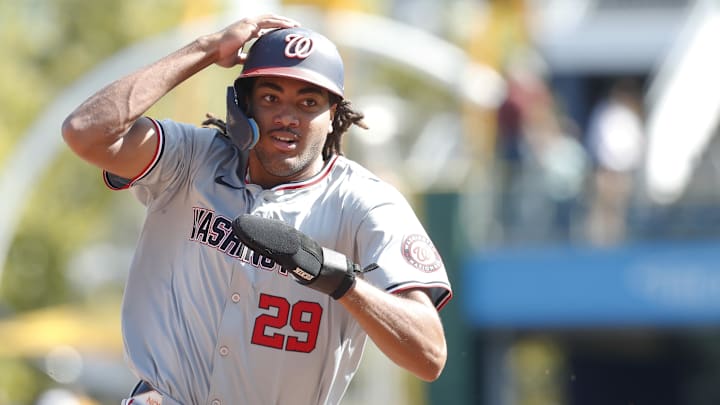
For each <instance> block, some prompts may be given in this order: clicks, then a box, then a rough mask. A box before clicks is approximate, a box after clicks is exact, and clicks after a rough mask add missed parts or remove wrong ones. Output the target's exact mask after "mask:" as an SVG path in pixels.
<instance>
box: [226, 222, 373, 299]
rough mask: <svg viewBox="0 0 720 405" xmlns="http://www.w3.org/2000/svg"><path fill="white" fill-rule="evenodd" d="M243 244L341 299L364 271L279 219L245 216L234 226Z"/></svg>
mask: <svg viewBox="0 0 720 405" xmlns="http://www.w3.org/2000/svg"><path fill="white" fill-rule="evenodd" d="M232 228H233V231H234V232H235V234H237V236H238V238H240V241H242V243H244V244H245V245H246V246H248V247H249V248H250V249H252V250H254V251H255V252H256V253H259V254H262V255H264V256H266V257H269V258H270V259H273V260H274V261H275V262H276V263H278V264H280V265H281V266H283V268H285V269H287V270H288V271H289V272H290V273H291V274H292V275H293V276H294V278H295V280H296V281H297V282H298V283H300V284H303V285H306V286H308V287H310V288H312V289H315V290H317V291H320V292H323V293H325V294H328V295H330V296H331V297H333V298H334V299H339V298H340V297H342V296H343V295H345V293H346V292H347V291H348V290H349V289H350V288H352V286H353V285H354V284H355V273H362V272H365V271H370V270H372V269H374V268H376V267H377V266H376V265H371V266H368V267H367V268H365V269H360V266H358V265H357V264H355V263H353V262H351V261H350V259H348V258H347V256H345V255H343V254H342V253H339V252H336V251H334V250H331V249H328V248H324V247H322V246H320V245H319V244H318V243H317V242H316V241H314V240H313V239H312V238H310V237H309V236H307V235H305V234H304V233H302V232H300V231H298V230H297V229H295V228H293V227H291V226H290V225H288V224H286V223H284V222H282V221H279V220H276V219H268V218H262V217H258V216H254V215H248V214H245V215H241V216H239V217H237V218H235V220H234V221H233V223H232Z"/></svg>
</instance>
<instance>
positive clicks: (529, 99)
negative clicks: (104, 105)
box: [0, 0, 720, 405]
mask: <svg viewBox="0 0 720 405" xmlns="http://www.w3.org/2000/svg"><path fill="white" fill-rule="evenodd" d="M255 3H258V4H255ZM719 9H720V5H719V4H718V2H717V1H714V0H705V1H704V0H524V1H523V0H443V1H437V0H386V1H380V0H307V1H301V0H286V1H265V0H263V1H256V2H254V3H253V2H250V1H247V0H205V1H200V0H184V1H183V0H125V1H122V2H117V1H109V0H96V1H93V2H88V1H84V0H0V38H2V44H3V45H2V47H0V100H1V101H0V105H2V108H1V109H0V212H2V214H0V405H6V404H7V405H11V404H12V405H16V404H17V405H20V404H23V405H24V404H37V405H48V404H52V405H79V404H83V405H89V404H118V403H119V401H120V399H121V398H122V397H123V396H124V395H125V394H126V393H127V391H128V390H129V389H130V388H131V387H132V385H133V384H134V382H135V381H134V377H133V376H132V375H130V373H129V372H128V370H127V368H126V366H125V365H124V363H123V359H122V342H121V337H120V329H119V305H120V300H121V295H122V288H123V284H124V279H125V276H126V272H127V267H128V263H129V260H130V257H131V255H132V250H133V245H134V242H135V238H136V235H137V233H138V230H139V226H140V223H141V219H142V215H143V213H142V210H141V208H140V205H139V204H137V203H136V202H135V201H134V200H133V199H132V198H131V197H130V196H129V195H127V193H111V192H109V191H107V190H105V188H104V186H103V183H102V181H101V179H100V174H99V172H98V171H97V170H95V169H94V168H92V167H89V166H88V165H86V164H84V163H82V162H80V161H79V160H78V159H76V158H74V157H73V156H71V155H70V153H69V152H68V151H67V150H66V149H65V148H64V146H63V145H62V143H61V141H60V123H61V122H62V119H63V118H64V117H65V115H66V114H67V113H69V112H70V111H71V110H72V109H73V108H74V107H75V106H76V105H77V104H78V103H79V102H80V101H82V100H83V99H85V98H86V97H87V96H89V95H90V94H92V93H93V92H94V91H95V90H96V89H97V88H99V87H100V86H102V85H104V84H106V83H108V82H109V81H110V80H112V79H114V78H116V77H118V76H119V75H120V74H122V73H125V72H129V71H131V70H132V69H133V68H135V67H138V66H140V65H142V64H145V63H149V62H151V61H152V60H154V59H156V58H157V57H159V56H161V55H164V54H166V53H169V52H170V51H172V50H173V49H175V48H176V47H178V46H180V45H182V44H184V43H185V42H187V41H189V40H190V39H191V38H193V37H194V36H195V35H197V34H200V33H204V32H209V31H212V30H215V29H219V28H220V27H222V26H223V25H225V24H227V23H229V22H230V21H231V20H234V19H237V18H240V17H242V16H244V15H253V14H255V13H257V12H261V11H274V12H278V13H281V14H286V15H289V16H291V17H294V18H296V19H299V20H300V21H302V22H303V23H304V24H305V25H307V26H310V27H313V28H315V29H318V30H320V31H322V32H324V33H326V34H327V35H328V36H329V37H330V38H331V39H333V40H335V41H336V43H338V45H339V47H340V48H341V52H342V53H343V55H344V57H345V61H346V70H347V72H346V76H347V83H346V89H347V93H348V95H349V98H350V99H351V100H352V101H353V102H354V104H355V105H356V106H357V107H358V108H359V109H361V110H363V111H364V112H365V113H366V115H367V122H368V124H369V125H370V127H371V130H370V131H369V132H363V131H357V132H353V133H351V135H350V136H349V137H348V138H347V141H346V153H347V154H348V155H349V156H350V157H352V158H355V159H356V160H359V161H360V162H362V163H363V164H365V165H366V166H368V167H369V168H371V169H372V170H373V171H375V172H376V173H378V174H379V175H381V176H382V177H383V178H385V179H386V180H388V181H390V182H391V183H393V184H395V185H396V186H397V187H398V188H400V189H401V190H402V191H403V192H404V193H405V194H406V195H407V196H408V197H409V198H410V200H411V202H412V203H413V204H414V206H415V207H416V209H417V211H418V213H419V214H420V215H421V218H422V220H423V221H424V223H425V224H426V225H427V227H428V230H429V231H430V233H431V234H432V236H433V239H434V240H435V242H436V244H437V247H438V249H439V250H440V251H441V253H442V254H443V257H444V258H445V262H446V265H447V267H448V271H449V274H450V277H451V280H452V282H453V286H454V289H455V299H454V300H453V301H451V302H450V304H448V306H447V307H446V308H445V309H443V311H442V315H443V321H444V324H445V328H446V331H447V338H448V348H449V358H448V364H447V367H446V370H445V372H444V374H443V375H442V377H441V378H440V379H439V380H438V381H437V382H435V383H432V384H422V383H419V382H418V381H417V380H415V379H414V378H412V377H410V376H409V375H407V374H406V373H404V372H402V371H400V370H399V369H398V368H397V367H395V366H393V365H391V364H389V363H388V361H387V360H386V359H385V358H384V357H383V356H382V355H381V354H379V353H378V352H377V350H375V349H374V348H373V347H371V348H370V350H369V351H368V352H367V355H366V356H365V359H364V363H363V365H362V366H361V370H360V372H359V374H358V376H357V378H356V380H355V381H354V382H353V384H352V385H351V387H350V391H349V393H348V396H347V399H346V401H345V402H344V403H345V404H351V405H353V404H396V405H403V404H428V405H429V404H446V403H452V404H483V405H595V404H597V405H608V404H635V405H645V404H650V405H676V404H682V405H705V404H708V405H710V404H717V403H720V385H719V384H717V382H716V380H717V376H718V375H719V374H720V328H718V326H720V265H719V264H718V263H720V249H719V248H718V245H719V244H718V242H720V204H719V202H720V191H718V190H719V189H718V187H717V184H718V180H719V179H718V176H720V168H719V167H718V163H717V162H718V160H717V159H716V157H718V154H719V153H720V143H719V142H718V141H719V139H720V138H718V137H717V136H716V135H717V133H718V116H719V113H720V91H717V89H718V88H720V86H718V84H719V83H718V81H720V78H719V77H720V76H719V75H718V74H717V72H718V71H720V52H717V46H716V38H718V37H720V13H719V12H718V10H719ZM236 74H237V70H224V69H220V68H210V69H207V70H206V71H203V72H201V73H200V74H198V75H197V76H196V77H194V78H192V79H191V80H189V81H188V82H187V83H185V84H184V85H182V86H181V87H179V88H177V89H176V90H174V91H173V92H172V93H171V94H170V95H168V97H166V98H165V99H164V100H162V102H161V103H159V104H158V105H157V106H156V107H154V108H153V110H152V111H151V115H153V116H156V117H159V118H162V117H166V116H171V117H174V118H176V119H179V120H183V121H187V122H195V123H199V122H200V121H201V120H202V119H203V117H204V114H205V113H206V112H214V113H216V114H218V115H221V116H222V115H224V108H225V107H224V96H223V95H224V89H225V86H227V85H228V83H230V82H231V81H232V80H233V78H234V75H236ZM188 100H191V102H189V101H188Z"/></svg>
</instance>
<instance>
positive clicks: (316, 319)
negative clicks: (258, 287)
mask: <svg viewBox="0 0 720 405" xmlns="http://www.w3.org/2000/svg"><path fill="white" fill-rule="evenodd" d="M258 307H259V308H261V309H276V310H277V313H275V314H268V313H266V314H262V315H260V316H258V317H257V318H255V326H254V327H253V334H252V340H251V342H252V343H254V344H257V345H262V346H268V347H273V348H275V349H281V350H282V349H285V350H288V351H292V352H303V353H309V352H311V351H313V350H314V349H315V345H316V344H317V337H318V330H319V329H320V318H321V317H322V311H323V309H322V307H321V306H320V304H318V303H317V302H310V301H298V302H296V303H295V304H293V305H292V306H291V305H290V303H289V302H288V300H287V299H286V298H284V297H276V296H274V295H267V294H260V302H259V303H258ZM288 324H289V325H290V327H291V328H292V330H293V331H295V332H298V336H294V335H288V336H285V335H284V334H282V333H277V332H272V333H271V334H269V335H268V334H266V332H267V331H266V328H268V327H270V328H275V329H281V328H283V327H284V326H285V325H288ZM303 335H304V336H303ZM302 338H304V339H302Z"/></svg>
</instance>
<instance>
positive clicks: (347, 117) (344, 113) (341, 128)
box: [323, 95, 368, 160]
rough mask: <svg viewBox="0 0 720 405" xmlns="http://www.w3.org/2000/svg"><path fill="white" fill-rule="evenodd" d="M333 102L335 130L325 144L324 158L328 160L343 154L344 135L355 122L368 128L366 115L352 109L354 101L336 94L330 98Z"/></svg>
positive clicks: (361, 126)
mask: <svg viewBox="0 0 720 405" xmlns="http://www.w3.org/2000/svg"><path fill="white" fill-rule="evenodd" d="M330 102H331V104H332V103H336V104H337V108H336V109H335V117H333V122H332V127H333V130H332V132H330V133H329V134H328V137H327V139H325V146H323V160H328V159H329V158H330V157H331V156H332V155H342V154H343V153H342V136H343V135H344V134H345V132H347V130H348V129H350V127H351V126H352V125H353V124H355V125H357V126H359V127H360V128H362V129H368V126H367V125H366V124H365V122H364V121H363V118H365V115H364V114H363V113H361V112H359V111H355V110H353V109H352V103H350V101H348V100H341V99H340V97H337V96H335V95H333V96H332V99H331V100H330Z"/></svg>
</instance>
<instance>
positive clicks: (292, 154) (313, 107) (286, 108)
mask: <svg viewBox="0 0 720 405" xmlns="http://www.w3.org/2000/svg"><path fill="white" fill-rule="evenodd" d="M250 109H251V114H252V116H253V118H255V121H256V122H257V124H258V127H259V128H260V140H259V141H258V143H257V144H256V145H255V147H253V149H252V150H251V152H250V158H249V166H250V176H251V178H252V181H253V183H257V184H260V185H262V186H265V187H272V186H275V185H278V184H282V183H287V182H289V181H298V180H304V179H307V178H310V177H312V176H313V175H315V174H316V173H318V172H319V171H320V169H322V166H323V160H322V149H323V146H324V145H325V139H326V138H327V135H328V132H329V128H330V124H331V123H332V118H333V114H334V113H335V105H332V106H331V105H330V96H329V93H328V91H327V90H325V89H323V88H321V87H318V86H315V85H312V84H310V83H307V82H304V81H300V80H295V79H286V78H277V77H260V78H258V79H257V80H255V83H254V84H253V88H252V92H251V95H250Z"/></svg>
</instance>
